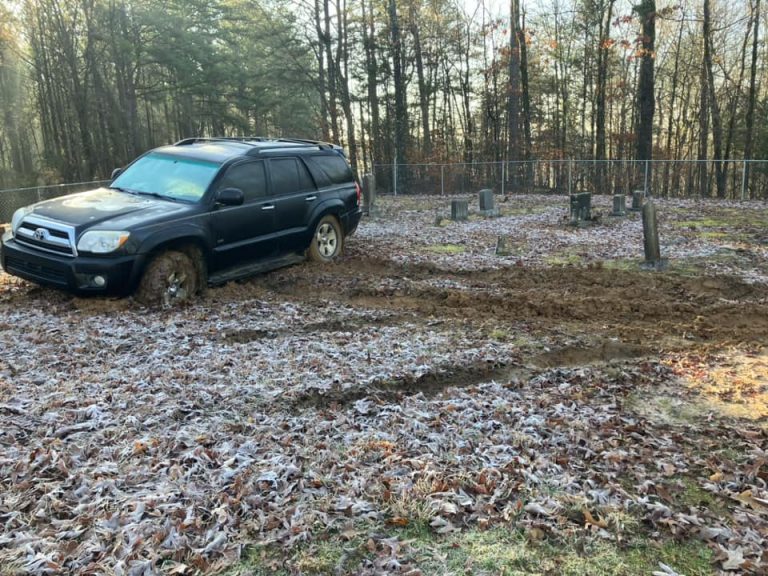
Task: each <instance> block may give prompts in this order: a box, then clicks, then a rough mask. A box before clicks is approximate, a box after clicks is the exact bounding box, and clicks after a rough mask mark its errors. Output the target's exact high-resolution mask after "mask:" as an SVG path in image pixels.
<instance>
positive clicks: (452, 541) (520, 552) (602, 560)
mask: <svg viewBox="0 0 768 576" xmlns="http://www.w3.org/2000/svg"><path fill="white" fill-rule="evenodd" d="M415 536H416V538H411V546H412V547H414V548H415V549H416V557H417V558H418V565H419V568H420V569H421V570H422V571H423V572H424V573H425V574H446V573H454V574H477V575H485V574H488V575H491V574H494V575H496V574H504V575H510V576H511V575H520V576H522V575H534V574H542V575H543V574H567V575H571V576H587V575H589V576H602V575H605V576H607V575H622V576H624V575H626V576H635V575H637V574H650V573H651V572H653V571H654V570H657V569H658V563H659V562H663V563H665V564H667V565H668V566H671V567H672V568H674V569H675V570H677V571H678V572H679V573H681V574H686V575H687V576H694V575H704V574H712V573H713V570H712V567H711V561H712V555H711V552H710V551H709V549H708V548H707V547H706V545H704V544H703V543H700V542H697V541H691V542H686V543H682V544H677V543H664V544H657V543H655V542H653V541H650V540H646V539H638V540H636V541H633V542H630V543H628V544H625V545H623V546H621V547H620V546H619V545H617V544H616V543H614V542H608V541H603V540H596V539H592V538H590V539H586V538H584V537H582V536H575V537H573V538H572V539H570V540H568V541H566V542H562V543H554V542H550V541H548V540H546V539H544V540H538V539H537V538H538V536H537V537H536V538H532V537H530V535H528V534H525V533H523V532H521V531H519V530H509V529H505V528H495V529H492V530H488V531H480V530H469V531H466V532H462V533H460V534H458V535H455V536H451V537H448V538H438V537H435V536H432V535H431V534H429V533H428V534H426V535H424V534H421V535H419V534H416V535H415Z"/></svg>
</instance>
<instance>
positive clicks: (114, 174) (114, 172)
mask: <svg viewBox="0 0 768 576" xmlns="http://www.w3.org/2000/svg"><path fill="white" fill-rule="evenodd" d="M122 173H123V169H122V168H115V169H114V170H112V180H114V179H115V178H117V177H118V176H120V174H122Z"/></svg>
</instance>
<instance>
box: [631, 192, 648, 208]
mask: <svg viewBox="0 0 768 576" xmlns="http://www.w3.org/2000/svg"><path fill="white" fill-rule="evenodd" d="M643 198H645V191H644V190H633V191H632V208H630V210H631V211H632V212H640V210H641V209H642V207H643Z"/></svg>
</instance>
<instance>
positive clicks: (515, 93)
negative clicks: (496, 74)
mask: <svg viewBox="0 0 768 576" xmlns="http://www.w3.org/2000/svg"><path fill="white" fill-rule="evenodd" d="M509 29H510V35H509V90H508V95H507V130H508V138H509V140H508V141H507V160H508V161H510V162H519V161H520V160H521V159H522V154H521V146H520V96H521V93H522V90H521V86H520V85H521V74H520V33H519V32H520V1H519V0H510V3H509ZM508 174H509V180H510V186H511V189H512V191H515V190H516V189H517V188H518V186H519V182H518V178H517V174H518V166H517V165H515V164H513V165H512V166H511V167H510V169H509V171H508Z"/></svg>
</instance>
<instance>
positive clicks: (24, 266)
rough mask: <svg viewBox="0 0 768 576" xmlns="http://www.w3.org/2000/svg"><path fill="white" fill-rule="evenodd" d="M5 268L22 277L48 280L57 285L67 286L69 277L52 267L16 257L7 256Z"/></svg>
mask: <svg viewBox="0 0 768 576" xmlns="http://www.w3.org/2000/svg"><path fill="white" fill-rule="evenodd" d="M5 267H6V269H7V271H8V272H11V273H14V272H16V273H18V274H19V275H20V276H24V275H28V276H33V277H35V278H39V279H41V280H48V281H49V282H53V283H55V284H61V285H63V286H65V285H66V284H67V275H66V274H65V273H64V271H62V270H56V269H54V268H51V267H50V266H44V265H42V264H37V263H35V262H29V261H27V260H22V259H21V258H16V257H15V256H7V257H6V258H5Z"/></svg>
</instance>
